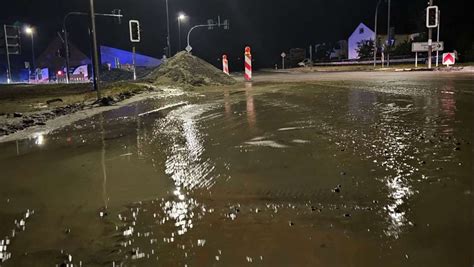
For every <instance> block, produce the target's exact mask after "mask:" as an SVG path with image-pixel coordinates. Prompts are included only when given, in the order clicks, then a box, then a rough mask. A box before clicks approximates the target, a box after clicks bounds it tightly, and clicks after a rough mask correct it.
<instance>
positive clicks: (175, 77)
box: [145, 51, 236, 87]
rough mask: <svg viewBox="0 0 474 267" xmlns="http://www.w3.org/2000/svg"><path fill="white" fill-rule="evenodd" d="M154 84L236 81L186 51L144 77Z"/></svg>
mask: <svg viewBox="0 0 474 267" xmlns="http://www.w3.org/2000/svg"><path fill="white" fill-rule="evenodd" d="M145 79H146V80H148V81H149V82H151V83H154V84H173V85H176V84H178V85H181V86H184V87H187V86H191V87H196V86H208V85H217V86H219V85H232V84H235V83H236V81H235V80H234V79H233V78H232V77H229V76H228V75H226V74H225V73H223V72H222V71H221V70H219V69H217V68H216V67H214V66H212V65H211V64H209V63H207V62H206V61H204V60H202V59H200V58H198V57H195V56H193V55H191V54H190V53H187V52H184V51H183V52H179V53H178V54H176V55H175V56H174V57H172V58H170V59H169V60H168V61H167V62H166V63H164V64H163V65H161V66H160V67H159V68H158V69H156V70H154V71H153V72H151V73H150V74H149V75H148V76H147V77H146V78H145Z"/></svg>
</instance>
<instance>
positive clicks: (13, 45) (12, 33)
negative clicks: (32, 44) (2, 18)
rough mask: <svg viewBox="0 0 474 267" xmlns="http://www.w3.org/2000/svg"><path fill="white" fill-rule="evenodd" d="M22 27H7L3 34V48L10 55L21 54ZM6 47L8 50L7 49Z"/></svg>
mask: <svg viewBox="0 0 474 267" xmlns="http://www.w3.org/2000/svg"><path fill="white" fill-rule="evenodd" d="M20 36H21V34H20V27H17V26H10V25H5V26H4V31H3V34H2V38H1V39H2V40H1V41H2V46H3V48H4V50H5V52H7V53H8V54H10V55H20V54H21V42H20ZM5 39H6V40H5ZM5 45H6V48H5Z"/></svg>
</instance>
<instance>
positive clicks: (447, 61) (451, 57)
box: [443, 53, 456, 67]
mask: <svg viewBox="0 0 474 267" xmlns="http://www.w3.org/2000/svg"><path fill="white" fill-rule="evenodd" d="M454 63H456V55H455V54H454V53H444V54H443V65H446V66H448V67H449V66H450V65H454Z"/></svg>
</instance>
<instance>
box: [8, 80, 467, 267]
mask: <svg viewBox="0 0 474 267" xmlns="http://www.w3.org/2000/svg"><path fill="white" fill-rule="evenodd" d="M410 77H411V78H406V79H404V80H401V79H398V78H396V77H394V76H385V78H384V79H382V80H381V81H378V82H377V81H373V80H367V81H363V80H362V78H361V77H359V78H358V79H357V80H355V81H349V80H346V81H344V82H341V83H338V84H337V85H334V84H333V83H332V82H330V83H325V82H324V81H322V82H319V83H317V84H311V83H307V84H302V83H288V84H272V85H271V86H259V85H252V84H247V85H243V86H242V87H240V88H238V90H237V91H226V90H223V92H222V91H218V90H216V91H207V92H197V93H196V92H194V93H191V94H176V95H173V96H169V97H166V98H154V99H148V100H144V101H142V102H136V103H133V104H130V105H127V106H123V107H121V108H119V109H115V110H111V111H108V112H105V113H102V114H97V115H95V116H94V117H92V118H90V119H85V120H82V121H79V122H76V123H74V124H72V125H70V126H67V127H65V128H63V129H60V130H56V131H54V132H52V133H49V134H45V135H42V136H41V137H40V136H37V137H35V138H32V139H29V140H22V141H17V142H9V143H5V144H1V145H0V148H1V149H0V151H1V154H0V168H1V169H2V176H1V178H0V182H1V183H2V187H1V188H0V195H1V196H2V199H1V202H0V211H1V213H0V220H1V221H0V222H1V223H0V236H7V237H8V238H9V240H10V241H9V244H8V245H7V246H6V253H9V254H8V255H9V256H10V258H9V259H8V260H7V261H5V263H4V264H5V265H6V266H17V265H21V264H23V263H25V264H26V263H33V262H38V263H45V264H68V263H74V265H81V264H82V265H83V266H111V265H112V266H113V265H114V264H115V266H119V265H122V266H150V265H163V266H244V265H261V266H319V265H321V266H424V265H428V266H468V265H469V264H471V263H472V255H473V254H472V251H473V246H472V236H473V234H474V233H473V229H474V228H473V227H472V226H473V217H472V208H473V206H472V205H473V204H472V203H473V201H472V200H473V195H472V178H471V176H472V164H471V163H472V152H473V147H472V132H473V128H472V124H470V123H468V122H469V121H470V119H471V118H472V116H473V115H474V114H473V111H472V108H471V107H472V104H473V102H474V99H473V88H472V82H473V80H472V77H471V78H469V77H467V78H466V77H465V76H454V77H450V78H449V79H448V80H440V79H434V80H429V81H427V80H426V79H425V78H423V77H424V76H422V78H420V76H410ZM183 103H184V104H183ZM165 106H168V107H170V108H168V109H162V108H163V107H165ZM334 107H337V108H334ZM150 111H155V112H150ZM24 166H28V168H26V167H24ZM32 211H34V214H33V213H32ZM28 212H29V213H30V215H29V216H28V218H27V219H25V217H26V214H27V213H28ZM22 219H23V220H24V222H23V226H25V229H23V226H22V225H21V224H22V223H21V220H22ZM12 229H14V230H15V237H13V238H12ZM4 240H5V239H4Z"/></svg>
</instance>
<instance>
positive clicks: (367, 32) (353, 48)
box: [348, 23, 375, 59]
mask: <svg viewBox="0 0 474 267" xmlns="http://www.w3.org/2000/svg"><path fill="white" fill-rule="evenodd" d="M374 37H375V32H374V31H373V30H372V29H370V28H369V27H367V25H365V24H364V23H360V24H359V26H357V28H356V29H355V31H354V32H353V33H352V34H351V36H350V37H349V41H348V55H349V59H359V53H358V52H357V49H358V48H359V43H360V42H362V41H369V40H374V39H375V38H374Z"/></svg>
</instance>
